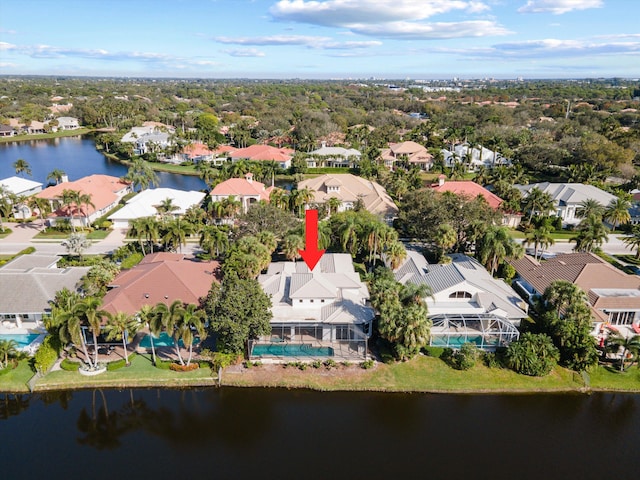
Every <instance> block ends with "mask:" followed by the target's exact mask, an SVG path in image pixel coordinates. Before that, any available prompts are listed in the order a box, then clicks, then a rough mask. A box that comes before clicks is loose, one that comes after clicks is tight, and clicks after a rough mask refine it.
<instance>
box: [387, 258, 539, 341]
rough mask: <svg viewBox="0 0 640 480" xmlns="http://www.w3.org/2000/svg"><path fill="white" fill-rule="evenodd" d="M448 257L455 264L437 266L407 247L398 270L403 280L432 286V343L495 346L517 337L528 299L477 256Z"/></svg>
mask: <svg viewBox="0 0 640 480" xmlns="http://www.w3.org/2000/svg"><path fill="white" fill-rule="evenodd" d="M449 257H450V258H451V262H450V263H445V264H435V265H432V264H429V263H428V262H427V260H426V259H425V258H424V256H423V255H422V254H420V253H419V252H416V251H413V250H407V258H406V260H405V261H404V262H403V264H402V265H400V267H398V268H397V269H396V270H395V271H394V275H395V278H396V280H397V281H399V282H400V283H402V284H406V283H413V284H416V285H428V286H429V287H430V289H431V294H430V295H428V296H427V297H426V298H425V301H426V303H427V307H428V309H429V318H430V319H431V321H432V322H433V327H432V329H431V340H430V342H431V345H437V346H449V347H452V348H459V347H460V346H461V345H462V344H463V343H465V342H472V343H475V344H476V345H477V346H478V347H480V348H483V349H485V350H493V349H495V348H496V347H500V346H506V345H508V344H509V343H510V342H512V341H514V340H516V339H517V338H518V336H519V334H518V330H517V328H516V327H517V326H519V325H520V322H521V320H522V319H523V318H526V317H527V304H526V302H525V301H524V300H523V299H522V298H521V297H520V296H519V295H518V294H517V293H516V292H515V290H513V288H511V287H510V286H509V285H507V284H506V283H505V282H503V281H502V280H497V279H494V278H493V277H492V276H491V274H490V273H489V272H487V270H486V269H485V268H484V267H483V266H482V265H481V264H480V263H478V261H477V260H475V259H474V258H472V257H469V256H467V255H463V254H452V255H449Z"/></svg>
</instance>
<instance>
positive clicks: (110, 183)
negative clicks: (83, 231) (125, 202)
mask: <svg viewBox="0 0 640 480" xmlns="http://www.w3.org/2000/svg"><path fill="white" fill-rule="evenodd" d="M65 190H73V191H76V192H79V193H80V194H89V195H91V203H92V204H93V205H91V204H88V205H85V204H82V205H63V203H62V195H63V192H64V191H65ZM130 191H131V185H130V184H129V183H128V182H124V181H122V180H120V179H119V178H118V177H112V176H109V175H98V174H96V175H89V176H88V177H84V178H81V179H79V180H75V181H71V182H69V181H66V182H62V183H59V184H57V185H53V186H51V187H47V188H45V189H44V190H42V191H41V192H40V193H37V194H36V195H37V196H38V197H39V198H46V199H47V200H49V203H50V205H51V210H52V211H53V213H51V214H50V215H49V216H48V217H47V221H48V223H49V225H52V226H53V225H55V224H56V222H57V221H58V220H60V219H63V218H64V219H69V220H70V221H71V222H72V223H73V224H74V225H77V226H85V227H86V226H89V225H91V223H92V222H93V221H94V220H96V219H97V218H99V217H101V216H103V215H104V214H106V213H107V212H109V211H110V210H111V209H113V208H114V207H115V206H116V205H118V202H119V201H120V199H121V198H122V197H124V196H125V195H126V194H127V193H129V192H130Z"/></svg>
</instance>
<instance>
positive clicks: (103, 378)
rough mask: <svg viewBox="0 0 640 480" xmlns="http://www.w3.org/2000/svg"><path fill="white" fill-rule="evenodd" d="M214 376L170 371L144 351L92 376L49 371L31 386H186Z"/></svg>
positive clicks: (211, 380) (206, 381)
mask: <svg viewBox="0 0 640 480" xmlns="http://www.w3.org/2000/svg"><path fill="white" fill-rule="evenodd" d="M215 382H216V377H215V376H214V374H212V372H211V370H210V369H208V368H199V369H197V370H194V371H192V372H174V371H172V370H162V369H159V368H156V367H154V366H153V365H152V364H151V360H150V359H149V358H147V356H146V355H137V356H135V357H134V358H133V359H132V361H131V366H129V367H123V368H120V369H118V370H115V371H111V372H109V371H107V372H105V373H102V374H100V375H96V376H95V377H86V376H84V375H81V374H80V373H78V372H66V371H62V370H58V371H55V372H50V373H48V374H47V375H46V376H44V377H43V378H41V379H40V380H38V382H37V383H36V387H35V390H36V391H39V390H63V389H77V388H92V387H114V388H126V387H163V386H164V387H188V386H201V385H214V384H215Z"/></svg>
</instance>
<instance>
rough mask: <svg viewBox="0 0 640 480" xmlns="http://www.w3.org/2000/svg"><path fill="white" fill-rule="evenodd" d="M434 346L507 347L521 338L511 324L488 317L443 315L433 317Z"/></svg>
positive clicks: (432, 334) (487, 314) (485, 348)
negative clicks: (470, 344) (471, 344)
mask: <svg viewBox="0 0 640 480" xmlns="http://www.w3.org/2000/svg"><path fill="white" fill-rule="evenodd" d="M431 321H432V322H433V326H432V327H431V341H430V345H431V346H434V347H450V348H460V347H461V346H462V345H463V344H465V343H473V344H475V345H476V346H477V347H478V348H480V349H482V350H488V351H491V350H495V349H496V348H498V347H506V346H507V345H509V344H510V343H511V342H513V341H515V340H517V339H518V338H519V336H520V332H518V329H517V328H516V327H514V326H513V324H512V323H511V322H509V321H508V320H506V319H504V318H503V317H499V316H497V315H493V314H490V313H486V314H464V315H462V314H442V315H434V316H433V317H431Z"/></svg>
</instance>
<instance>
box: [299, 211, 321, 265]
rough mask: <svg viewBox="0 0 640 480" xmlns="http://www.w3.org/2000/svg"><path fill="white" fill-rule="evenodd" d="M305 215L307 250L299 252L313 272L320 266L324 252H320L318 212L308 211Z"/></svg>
mask: <svg viewBox="0 0 640 480" xmlns="http://www.w3.org/2000/svg"><path fill="white" fill-rule="evenodd" d="M304 214H305V249H304V250H298V252H300V256H301V257H302V259H303V260H304V263H306V264H307V267H309V270H311V271H313V269H314V268H315V266H316V265H317V264H318V262H319V261H320V259H321V258H322V255H324V250H318V210H306V211H305V212H304Z"/></svg>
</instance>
